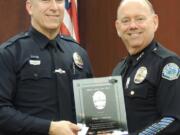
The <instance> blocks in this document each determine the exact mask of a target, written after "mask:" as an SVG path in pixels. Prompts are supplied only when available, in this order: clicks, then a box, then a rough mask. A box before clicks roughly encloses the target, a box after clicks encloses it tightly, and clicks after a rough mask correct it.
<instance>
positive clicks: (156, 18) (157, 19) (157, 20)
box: [153, 14, 159, 32]
mask: <svg viewBox="0 0 180 135" xmlns="http://www.w3.org/2000/svg"><path fill="white" fill-rule="evenodd" d="M153 23H154V32H155V31H156V30H157V28H158V26H159V18H158V15H157V14H154V15H153Z"/></svg>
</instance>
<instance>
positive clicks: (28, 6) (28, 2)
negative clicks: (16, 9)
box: [26, 0, 32, 15]
mask: <svg viewBox="0 0 180 135" xmlns="http://www.w3.org/2000/svg"><path fill="white" fill-rule="evenodd" d="M26 10H27V12H28V13H29V15H32V0H26Z"/></svg>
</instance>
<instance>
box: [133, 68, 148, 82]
mask: <svg viewBox="0 0 180 135" xmlns="http://www.w3.org/2000/svg"><path fill="white" fill-rule="evenodd" d="M147 73H148V72H147V68H146V67H140V68H139V69H138V70H137V72H136V75H135V77H134V83H136V84H140V83H142V82H143V81H144V80H145V78H146V76H147Z"/></svg>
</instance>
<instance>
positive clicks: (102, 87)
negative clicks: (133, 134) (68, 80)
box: [73, 76, 128, 132]
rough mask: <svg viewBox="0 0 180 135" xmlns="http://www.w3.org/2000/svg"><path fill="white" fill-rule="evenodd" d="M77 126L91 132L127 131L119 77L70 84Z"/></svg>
mask: <svg viewBox="0 0 180 135" xmlns="http://www.w3.org/2000/svg"><path fill="white" fill-rule="evenodd" d="M73 87H74V99H75V106H76V119H77V123H81V124H85V125H86V126H87V127H89V130H90V131H91V132H99V131H113V130H119V131H127V130H128V129H127V120H126V111H125V105H124V95H123V88H122V80H121V76H110V77H101V78H90V79H79V80H74V81H73Z"/></svg>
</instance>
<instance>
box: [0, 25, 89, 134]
mask: <svg viewBox="0 0 180 135" xmlns="http://www.w3.org/2000/svg"><path fill="white" fill-rule="evenodd" d="M54 42H55V44H50V43H49V40H48V39H47V38H46V37H45V36H44V35H42V34H41V33H39V32H38V31H36V30H35V29H34V28H30V30H29V31H28V32H26V33H22V34H19V35H17V36H15V37H13V38H11V39H10V40H8V41H7V42H5V43H3V44H2V45H1V46H0V75H1V77H0V135H46V134H48V131H49V126H50V121H52V120H53V121H58V120H69V121H72V122H75V108H74V101H73V100H74V98H73V88H72V79H78V78H87V77H92V73H91V67H90V63H89V59H88V56H87V53H86V51H85V50H84V49H82V48H81V47H80V46H79V45H78V44H77V43H76V42H74V41H73V40H72V39H71V38H68V37H62V36H59V35H58V36H57V37H56V38H55V40H54ZM75 52H76V54H77V55H78V57H77V55H76V58H74V59H76V60H75V61H74V59H73V54H74V53H75ZM81 58H82V60H81Z"/></svg>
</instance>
